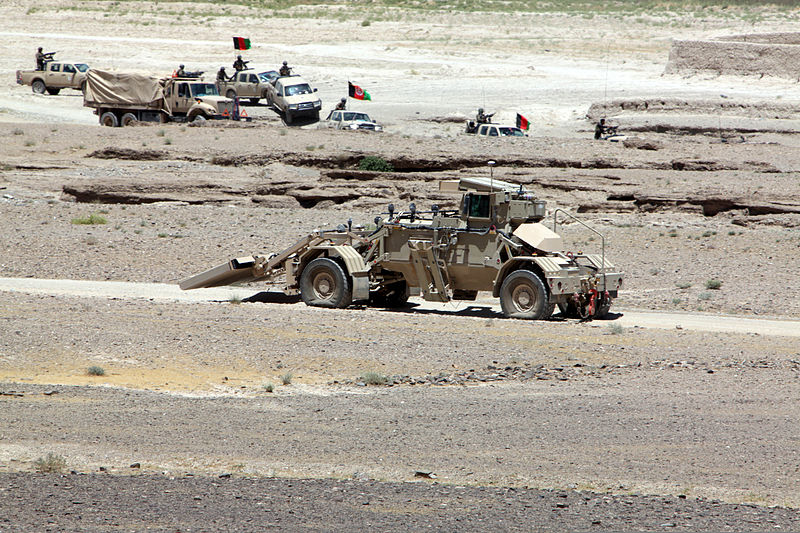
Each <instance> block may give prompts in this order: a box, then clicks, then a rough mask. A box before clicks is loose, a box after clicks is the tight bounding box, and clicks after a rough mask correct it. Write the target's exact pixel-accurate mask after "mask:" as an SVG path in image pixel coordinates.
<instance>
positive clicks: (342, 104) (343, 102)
mask: <svg viewBox="0 0 800 533" xmlns="http://www.w3.org/2000/svg"><path fill="white" fill-rule="evenodd" d="M345 109H347V98H342V99H341V100H339V103H338V104H336V110H337V111H343V110H345Z"/></svg>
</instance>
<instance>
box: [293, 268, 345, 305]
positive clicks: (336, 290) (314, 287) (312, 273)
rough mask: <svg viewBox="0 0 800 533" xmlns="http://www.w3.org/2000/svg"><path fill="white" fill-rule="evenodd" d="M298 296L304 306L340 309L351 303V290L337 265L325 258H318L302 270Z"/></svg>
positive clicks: (343, 273)
mask: <svg viewBox="0 0 800 533" xmlns="http://www.w3.org/2000/svg"><path fill="white" fill-rule="evenodd" d="M300 296H301V297H302V298H303V301H304V302H305V303H306V305H313V306H316V307H339V308H341V307H347V306H348V305H350V303H351V302H352V301H353V290H352V289H351V287H350V283H349V282H348V280H347V275H346V274H345V272H344V269H343V268H342V267H341V265H340V264H339V263H337V262H336V261H334V260H333V259H329V258H327V257H318V258H317V259H314V260H313V261H311V262H310V263H309V264H308V266H306V268H304V269H303V274H302V275H301V276H300Z"/></svg>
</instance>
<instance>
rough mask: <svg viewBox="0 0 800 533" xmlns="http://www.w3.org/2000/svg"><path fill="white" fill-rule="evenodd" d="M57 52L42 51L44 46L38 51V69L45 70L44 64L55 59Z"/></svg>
mask: <svg viewBox="0 0 800 533" xmlns="http://www.w3.org/2000/svg"><path fill="white" fill-rule="evenodd" d="M54 54H55V52H42V47H41V46H40V47H39V49H38V50H37V51H36V70H44V64H45V63H46V62H47V61H52V60H53V55H54Z"/></svg>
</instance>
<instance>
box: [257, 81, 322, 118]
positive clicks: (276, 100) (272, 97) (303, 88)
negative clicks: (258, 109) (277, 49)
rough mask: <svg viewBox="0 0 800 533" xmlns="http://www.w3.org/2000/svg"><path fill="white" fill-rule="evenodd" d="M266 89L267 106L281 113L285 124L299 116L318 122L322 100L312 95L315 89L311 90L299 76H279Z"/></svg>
mask: <svg viewBox="0 0 800 533" xmlns="http://www.w3.org/2000/svg"><path fill="white" fill-rule="evenodd" d="M268 89H269V91H268V92H267V105H270V106H273V107H274V108H275V109H276V110H277V111H278V112H280V113H283V116H284V118H285V120H286V123H287V124H291V123H292V122H293V121H294V119H295V118H296V117H300V116H305V117H311V118H312V119H314V120H319V110H320V109H322V100H320V99H319V97H318V96H317V95H316V94H314V93H316V92H317V89H316V88H314V89H312V88H311V85H309V84H308V82H307V81H306V80H304V79H303V78H301V77H300V76H295V75H292V76H281V77H280V78H278V79H276V80H275V83H272V84H270V85H269V87H268Z"/></svg>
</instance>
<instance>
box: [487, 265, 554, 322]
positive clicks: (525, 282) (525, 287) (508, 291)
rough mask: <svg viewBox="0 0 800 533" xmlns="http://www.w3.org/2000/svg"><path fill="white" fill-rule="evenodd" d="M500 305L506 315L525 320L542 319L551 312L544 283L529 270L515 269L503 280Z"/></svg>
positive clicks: (547, 316)
mask: <svg viewBox="0 0 800 533" xmlns="http://www.w3.org/2000/svg"><path fill="white" fill-rule="evenodd" d="M500 307H502V308H503V314H504V315H506V316H507V317H511V318H524V319H527V320H544V319H546V318H549V317H550V315H551V314H552V313H553V304H548V303H547V290H546V289H545V288H544V283H542V280H541V278H540V277H539V276H537V275H536V274H534V273H533V272H531V271H530V270H517V271H516V272H512V273H511V274H509V275H508V277H506V279H505V280H503V285H502V286H501V287H500Z"/></svg>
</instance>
